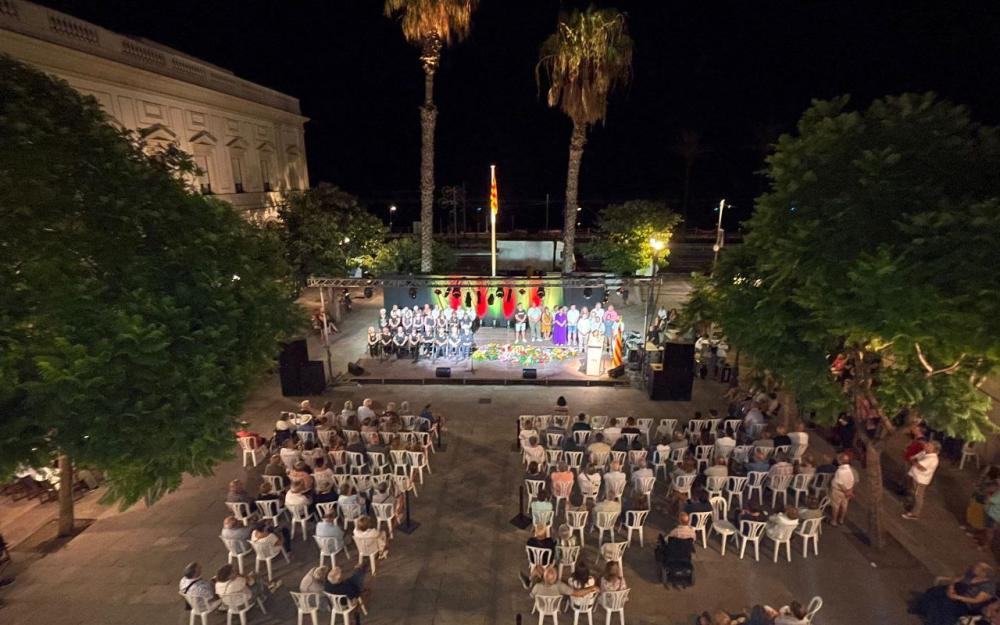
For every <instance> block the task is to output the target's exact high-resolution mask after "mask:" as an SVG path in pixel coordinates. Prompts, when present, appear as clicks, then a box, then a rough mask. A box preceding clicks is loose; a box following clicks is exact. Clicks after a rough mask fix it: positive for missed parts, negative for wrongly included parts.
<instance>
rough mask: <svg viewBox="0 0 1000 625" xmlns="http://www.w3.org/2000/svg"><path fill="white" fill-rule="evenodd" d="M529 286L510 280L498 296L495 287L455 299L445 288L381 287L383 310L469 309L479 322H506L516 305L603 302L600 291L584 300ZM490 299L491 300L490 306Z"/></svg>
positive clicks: (576, 291) (578, 292) (575, 293)
mask: <svg viewBox="0 0 1000 625" xmlns="http://www.w3.org/2000/svg"><path fill="white" fill-rule="evenodd" d="M529 284H530V283H529V282H528V281H527V280H525V281H518V280H516V279H514V280H510V281H509V282H504V283H503V285H504V286H503V288H502V292H501V291H500V289H498V288H497V287H496V286H494V287H492V288H487V287H478V288H466V287H461V288H460V289H459V292H458V296H457V297H456V296H455V292H454V291H453V290H452V289H449V288H446V287H433V288H431V287H405V286H403V287H385V289H384V294H385V300H384V301H385V307H386V309H387V310H389V309H391V308H392V306H393V304H395V305H397V306H399V307H400V308H402V307H403V306H408V307H413V306H420V307H421V308H423V306H424V304H430V305H431V306H435V305H436V306H441V307H442V308H444V307H446V306H447V307H451V308H457V307H458V306H466V307H468V306H471V307H472V308H474V309H476V311H477V313H478V314H479V316H480V317H481V318H484V319H504V318H510V316H511V315H512V314H514V309H515V308H516V307H517V304H523V305H524V307H525V308H528V307H530V306H531V304H532V302H533V301H534V302H537V303H540V304H541V305H543V306H548V307H549V308H555V307H556V306H566V307H569V306H570V305H571V304H576V307H577V308H578V309H580V308H583V307H584V306H586V307H587V308H591V307H593V306H594V304H596V303H597V302H600V301H602V300H603V299H604V289H603V288H597V287H591V288H590V289H589V290H590V297H587V296H586V295H585V289H582V288H562V287H548V286H547V287H545V288H544V293H541V294H540V293H539V289H538V287H535V286H530V285H529ZM498 295H499V297H498ZM490 296H492V304H491V303H490Z"/></svg>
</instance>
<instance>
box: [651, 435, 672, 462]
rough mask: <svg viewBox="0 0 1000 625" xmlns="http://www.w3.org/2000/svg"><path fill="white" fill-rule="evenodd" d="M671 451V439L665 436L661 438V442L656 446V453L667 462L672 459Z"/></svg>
mask: <svg viewBox="0 0 1000 625" xmlns="http://www.w3.org/2000/svg"><path fill="white" fill-rule="evenodd" d="M671 449H672V448H671V446H670V438H669V437H667V436H663V437H660V442H659V443H657V444H656V448H655V449H654V451H655V452H656V454H657V455H658V456H659V457H660V458H662V459H663V460H664V461H666V460H667V458H669V457H670V450H671Z"/></svg>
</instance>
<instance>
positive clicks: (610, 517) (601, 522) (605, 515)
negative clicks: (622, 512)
mask: <svg viewBox="0 0 1000 625" xmlns="http://www.w3.org/2000/svg"><path fill="white" fill-rule="evenodd" d="M617 522H618V513H617V512H598V513H597V514H596V515H595V517H594V526H595V527H597V529H598V531H600V533H599V534H598V535H597V544H598V545H600V544H602V543H603V542H604V532H607V533H608V536H609V537H610V539H611V540H614V539H615V523H617Z"/></svg>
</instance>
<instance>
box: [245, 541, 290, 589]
mask: <svg viewBox="0 0 1000 625" xmlns="http://www.w3.org/2000/svg"><path fill="white" fill-rule="evenodd" d="M250 546H251V547H253V550H254V551H255V552H256V553H257V559H256V561H254V565H253V571H254V573H256V572H258V571H259V570H260V563H261V562H263V563H264V564H266V565H267V581H269V582H270V581H272V580H273V579H274V570H273V567H272V564H271V563H272V562H274V559H275V558H277V557H278V556H285V563H286V564H291V562H292V561H291V559H289V557H288V552H286V551H285V550H284V549H282V548H281V547H279V546H277V545H274V544H271V543H265V542H263V541H260V540H257V541H250Z"/></svg>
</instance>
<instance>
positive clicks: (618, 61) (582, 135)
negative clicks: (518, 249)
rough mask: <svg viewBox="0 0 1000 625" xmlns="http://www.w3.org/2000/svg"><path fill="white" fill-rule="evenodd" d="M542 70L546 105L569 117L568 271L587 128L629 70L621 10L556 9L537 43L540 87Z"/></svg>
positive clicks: (565, 249)
mask: <svg viewBox="0 0 1000 625" xmlns="http://www.w3.org/2000/svg"><path fill="white" fill-rule="evenodd" d="M543 72H544V74H545V75H546V77H547V79H548V83H549V88H548V96H547V99H548V103H549V106H551V107H553V108H555V107H559V108H560V109H561V110H562V112H563V113H565V114H566V115H567V116H568V117H569V118H570V120H571V121H572V122H573V132H572V134H571V135H570V140H569V167H568V168H567V172H566V205H565V207H564V209H563V272H565V273H569V272H571V271H573V268H574V265H575V257H574V244H575V241H576V217H577V214H576V208H577V197H578V192H579V184H580V161H581V160H582V159H583V147H584V145H585V144H586V143H587V129H588V128H589V127H590V126H591V125H593V124H596V123H597V122H599V121H600V122H603V121H604V118H605V117H606V116H607V112H608V95H609V94H610V93H611V90H612V89H614V88H615V87H616V86H619V85H622V86H623V85H625V84H627V83H628V82H629V80H630V78H631V76H632V38H631V37H629V34H628V28H627V26H626V23H625V16H624V15H622V14H621V13H619V12H618V11H617V10H615V9H596V8H594V7H590V8H588V9H587V10H586V11H573V12H572V13H570V14H569V15H561V16H560V18H559V23H558V25H557V26H556V32H555V33H553V34H552V35H550V36H549V38H548V39H546V40H545V42H544V43H543V44H542V49H541V53H540V56H539V60H538V65H537V66H536V67H535V80H536V81H537V83H538V86H539V88H541V85H542V73H543Z"/></svg>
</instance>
